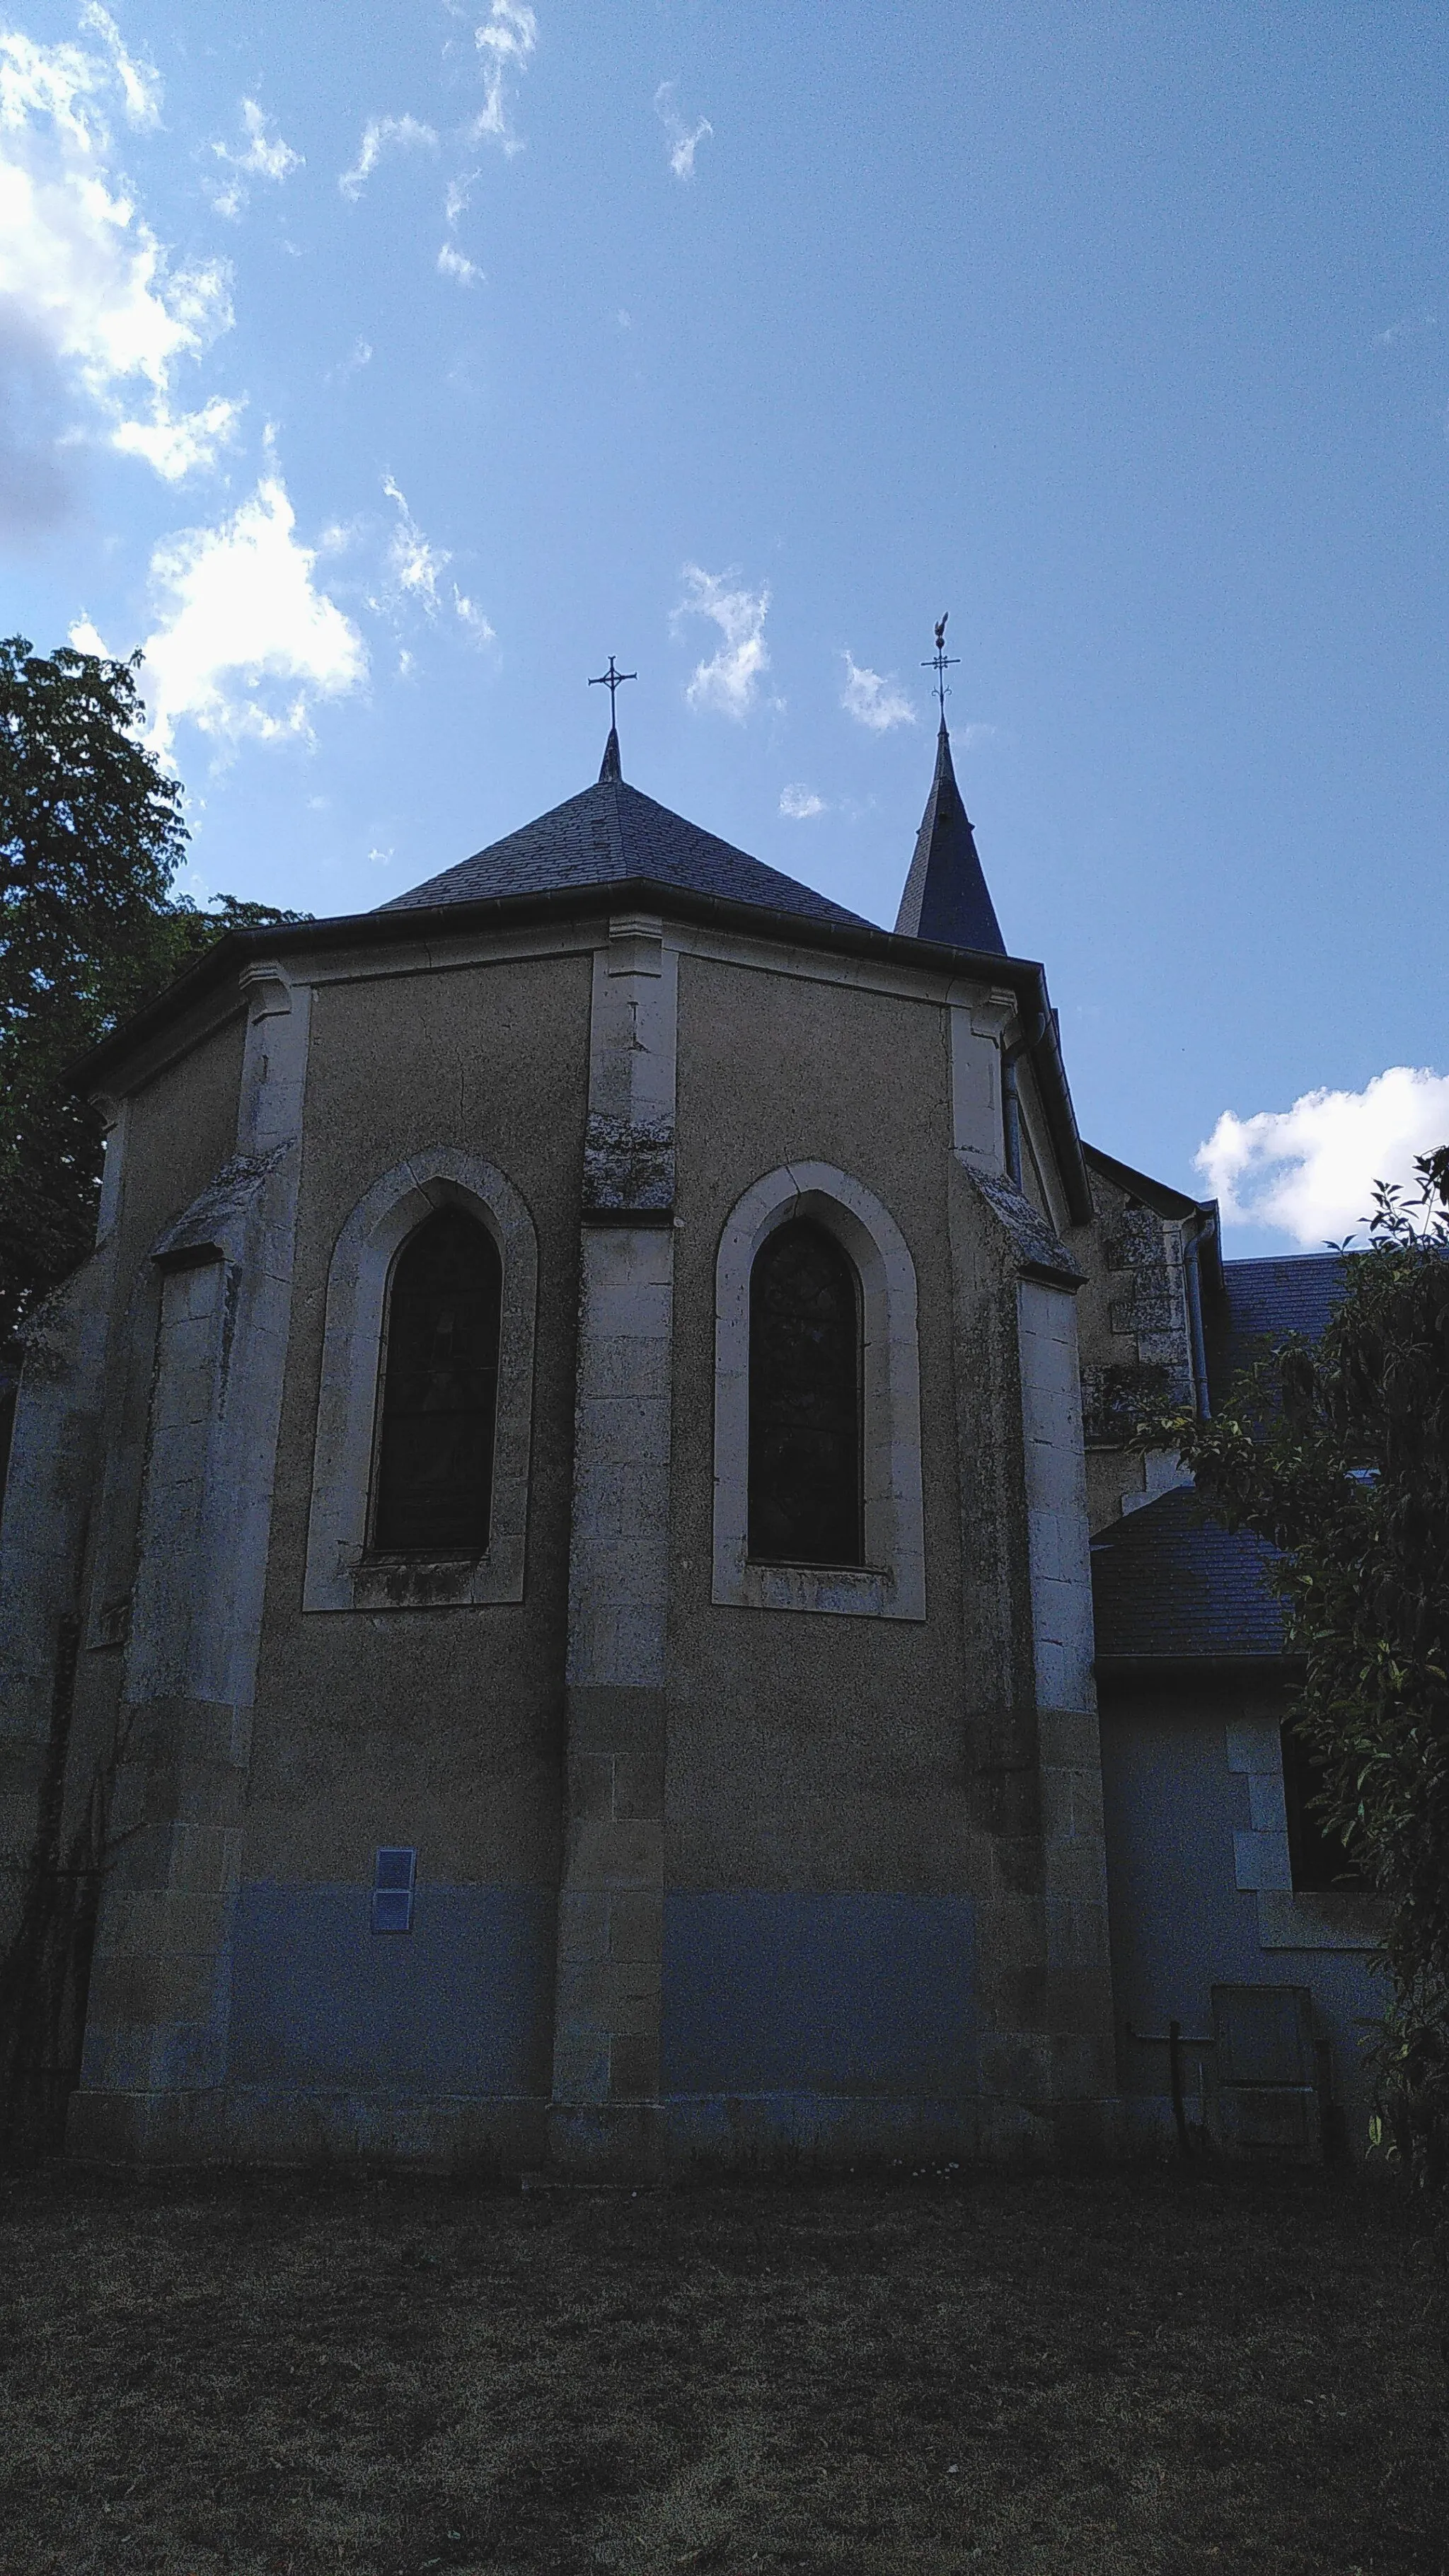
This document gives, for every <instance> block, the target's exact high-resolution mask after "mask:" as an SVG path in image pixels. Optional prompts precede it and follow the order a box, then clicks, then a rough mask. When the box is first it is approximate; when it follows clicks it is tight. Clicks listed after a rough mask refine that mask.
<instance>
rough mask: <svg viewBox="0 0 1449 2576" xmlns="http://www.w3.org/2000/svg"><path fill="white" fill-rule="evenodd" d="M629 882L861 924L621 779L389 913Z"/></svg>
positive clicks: (396, 903)
mask: <svg viewBox="0 0 1449 2576" xmlns="http://www.w3.org/2000/svg"><path fill="white" fill-rule="evenodd" d="M623 877H652V878H653V879H654V881H655V883H656V884H659V885H666V886H678V887H680V888H681V889H682V890H684V891H687V892H690V893H694V894H713V895H722V896H725V897H726V898H727V899H728V900H729V901H730V902H732V903H754V904H761V905H764V906H766V907H768V908H769V909H770V910H771V911H774V912H796V913H801V914H803V915H804V916H805V917H806V919H807V920H811V921H848V922H855V923H857V924H859V922H860V915H859V914H858V913H854V912H847V911H846V910H845V909H844V907H843V905H841V904H838V903H832V902H831V901H830V900H829V898H828V896H826V895H823V894H816V893H814V891H813V890H812V889H811V887H809V886H803V885H797V883H796V881H795V879H794V878H793V877H787V876H782V875H781V874H780V871H779V870H778V869H777V868H767V867H765V866H764V865H763V864H762V863H761V861H760V860H759V859H752V858H750V857H749V856H748V855H747V854H746V852H745V851H743V850H737V849H734V848H733V847H732V846H731V844H730V843H729V842H728V841H718V840H716V839H715V836H714V834H713V833H712V832H702V831H701V830H700V828H699V825H698V824H697V823H688V822H686V821H685V819H684V816H683V815H682V814H672V813H671V812H670V810H669V808H668V806H667V805H656V804H655V802H654V799H653V797H652V796H643V795H641V794H640V792H639V790H638V788H637V787H630V786H628V785H627V784H626V783H625V781H624V780H623V779H621V778H615V777H612V776H610V777H604V778H600V779H599V780H598V781H597V783H596V784H595V785H594V786H593V787H586V788H585V789H584V792H583V794H582V795H581V796H571V797H570V798H569V799H568V801H567V803H566V804H563V805H555V807H554V808H553V811H552V813H549V814H541V815H540V816H539V818H538V820H537V822H536V823H525V824H524V826H523V829H522V831H521V832H510V833H509V835H508V837H507V839H506V840H503V841H494V842H493V843H492V845H491V847H490V848H488V849H486V850H479V851H478V852H477V854H476V856H475V857H473V858H471V859H464V860H463V861H462V863H461V865H459V866H458V867H456V868H446V869H445V870H444V871H443V874H442V875H441V876H437V877H429V878H428V880H427V882H426V883H425V884H424V885H420V886H414V887H413V888H412V889H411V891H410V892H409V893H407V894H400V895H395V896H394V897H393V899H392V901H391V902H390V903H386V904H383V905H381V906H380V907H379V909H380V910H381V911H383V912H405V911H409V910H413V909H420V908H421V907H423V906H424V905H429V904H442V903H473V902H475V901H477V900H478V899H480V898H481V897H484V896H488V895H508V894H540V893H543V892H544V891H545V890H552V889H555V888H561V887H565V886H594V885H599V886H602V885H609V884H611V883H615V882H617V881H618V880H619V879H620V878H623Z"/></svg>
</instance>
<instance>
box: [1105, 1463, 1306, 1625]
mask: <svg viewBox="0 0 1449 2576" xmlns="http://www.w3.org/2000/svg"><path fill="white" fill-rule="evenodd" d="M1273 1556H1274V1550H1273V1549H1272V1548H1271V1547H1269V1546H1268V1544H1267V1542H1266V1540H1264V1539H1260V1538H1254V1537H1252V1536H1251V1535H1250V1534H1249V1533H1248V1532H1247V1531H1245V1530H1226V1529H1224V1528H1223V1525H1222V1523H1221V1521H1216V1520H1214V1519H1213V1517H1212V1515H1211V1513H1210V1512H1209V1510H1208V1507H1207V1505H1206V1503H1205V1502H1204V1501H1203V1499H1202V1496H1201V1495H1200V1494H1199V1493H1197V1492H1196V1490H1195V1489H1194V1487H1193V1486H1191V1485H1180V1486H1178V1487H1176V1488H1175V1490H1174V1491H1173V1492H1171V1493H1168V1494H1159V1495H1158V1497H1157V1500H1156V1501H1155V1502H1152V1503H1144V1504H1143V1505H1142V1507H1141V1509H1140V1510H1138V1511H1135V1512H1128V1513H1126V1514H1125V1515H1124V1517H1123V1518H1122V1519H1121V1520H1120V1521H1116V1522H1114V1523H1113V1525H1112V1527H1111V1528H1110V1529H1109V1530H1107V1531H1105V1532H1104V1533H1103V1535H1102V1536H1101V1537H1100V1538H1096V1539H1094V1540H1093V1541H1092V1601H1093V1609H1094V1613H1095V1617H1096V1627H1097V1655H1098V1659H1099V1661H1100V1660H1101V1659H1102V1658H1103V1657H1113V1656H1118V1655H1126V1656H1143V1655H1162V1656H1173V1657H1196V1656H1217V1655H1276V1654H1281V1653H1282V1651H1283V1636H1284V1612H1283V1604H1282V1602H1281V1600H1280V1599H1279V1597H1278V1595H1277V1593H1276V1592H1275V1591H1274V1590H1273V1587H1272V1584H1271V1582H1270V1580H1269V1575H1268V1568H1269V1566H1270V1565H1271V1564H1272V1561H1273Z"/></svg>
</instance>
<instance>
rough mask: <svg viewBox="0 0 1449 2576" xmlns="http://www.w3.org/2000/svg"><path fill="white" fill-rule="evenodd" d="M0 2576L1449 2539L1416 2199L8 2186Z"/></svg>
mask: <svg viewBox="0 0 1449 2576" xmlns="http://www.w3.org/2000/svg"><path fill="white" fill-rule="evenodd" d="M0 2305H3V2315H0V2374H3V2377H0V2568H3V2570H4V2576H40V2571H60V2570H64V2571H65V2572H66V2576H71V2571H76V2576H79V2571H83V2570H84V2571H91V2570H94V2571H96V2576H110V2572H111V2571H113V2570H114V2571H117V2576H121V2571H127V2576H129V2571H133V2570H135V2571H145V2570H151V2571H156V2576H323V2571H325V2576H398V2571H404V2572H405V2576H423V2571H432V2570H440V2571H441V2570H448V2571H461V2570H466V2569H479V2570H481V2569H488V2570H490V2571H496V2576H503V2571H524V2570H527V2571H529V2576H533V2571H552V2570H559V2571H565V2572H566V2576H575V2571H592V2570H595V2569H605V2568H609V2569H616V2570H619V2571H621V2576H655V2571H664V2570H672V2569H680V2568H692V2569H701V2570H714V2571H718V2576H736V2571H744V2570H753V2569H756V2568H759V2569H787V2568H788V2569H803V2570H806V2571H810V2576H825V2571H841V2576H857V2571H859V2576H867V2571H869V2576H906V2571H911V2572H912V2576H914V2571H917V2570H919V2571H922V2576H927V2572H928V2571H929V2576H936V2571H946V2570H956V2569H962V2570H974V2569H980V2570H989V2571H991V2576H1011V2571H1017V2570H1021V2571H1032V2572H1033V2576H1036V2571H1041V2576H1129V2571H1130V2576H1137V2571H1146V2570H1153V2571H1156V2570H1167V2571H1172V2576H1178V2571H1182V2576H1192V2571H1198V2570H1203V2571H1206V2570H1213V2571H1216V2576H1224V2571H1227V2570H1229V2569H1231V2570H1239V2569H1250V2570H1263V2569H1271V2570H1274V2571H1281V2576H1350V2571H1355V2570H1357V2571H1362V2576H1443V2571H1446V2570H1449V2447H1446V2423H1449V2370H1446V2367H1445V2363H1444V2360H1443V2358H1442V2355H1441V2352H1440V2344H1439V2337H1440V2331H1441V2327H1440V2320H1439V2314H1438V2305H1437V2300H1436V2297H1435V2293H1434V2286H1433V2278H1432V2272H1431V2249H1430V2241H1429V2237H1428V2234H1427V2231H1426V2228H1425V2226H1424V2224H1423V2223H1422V2222H1421V2221H1420V2220H1419V2219H1418V2218H1417V2217H1416V2216H1415V2214H1414V2213H1413V2212H1412V2211H1411V2210H1409V2209H1408V2208H1406V2207H1405V2206H1404V2205H1403V2204H1401V2203H1399V2202H1398V2201H1396V2200H1395V2199H1393V2198H1391V2197H1390V2196H1388V2195H1386V2194H1385V2193H1383V2192H1382V2191H1379V2192H1374V2191H1371V2190H1368V2189H1366V2188H1365V2187H1363V2186H1362V2185H1360V2184H1357V2183H1346V2184H1345V2183H1341V2182H1340V2183H1331V2182H1330V2181H1328V2180H1327V2179H1326V2178H1324V2177H1322V2176H1316V2175H1306V2176H1292V2177H1289V2176H1277V2177H1271V2178H1263V2179H1256V2178H1253V2177H1247V2176H1243V2177H1233V2176H1231V2175H1227V2176H1222V2177H1220V2178H1219V2179H1217V2180H1215V2181H1214V2180H1208V2179H1205V2178H1203V2177H1202V2176H1201V2175H1200V2174H1199V2173H1197V2172H1195V2171H1186V2172H1181V2171H1176V2170H1167V2171H1158V2170H1152V2171H1146V2172H1143V2171H1134V2172H1131V2173H1115V2174H1110V2175H1105V2176H1093V2177H1088V2178H1079V2179H1067V2178H1062V2177H1047V2178H1041V2177H1038V2178H1026V2177H1021V2178H1005V2177H1001V2176H999V2175H989V2176H986V2175H966V2176H962V2177H961V2178H960V2179H959V2181H957V2182H956V2183H955V2184H954V2185H952V2184H949V2183H946V2182H943V2181H942V2180H940V2179H929V2178H928V2179H920V2180H916V2181H913V2182H902V2183H900V2184H899V2185H896V2186H891V2185H890V2184H888V2183H883V2182H874V2181H873V2182H861V2181H855V2182H841V2183H836V2184H833V2185H808V2184H801V2185H796V2186H795V2187H786V2186H774V2187H770V2186H765V2185H760V2186H756V2187H751V2186H746V2185H734V2186H725V2185H720V2186H717V2187H700V2188H697V2189H691V2190H680V2191H676V2192H671V2193H658V2194H652V2193H641V2194H640V2195H639V2196H638V2197H637V2198H630V2197H629V2196H628V2195H627V2194H624V2195H620V2194H608V2195H586V2194H569V2195H559V2194H549V2195H542V2194H529V2195H525V2196H522V2197H520V2196H518V2195H517V2194H508V2193H504V2192H501V2191H497V2192H489V2191H484V2190H481V2189H472V2190H469V2189H464V2188H462V2187H450V2186H447V2185H444V2184H429V2183H419V2182H415V2181H408V2182H405V2181H398V2182H392V2183H378V2182H376V2181H373V2182H356V2183H351V2184H349V2183H345V2182H339V2181H336V2180H332V2181H319V2182H316V2183H308V2182H301V2181H297V2180H259V2179H255V2178H251V2179H246V2180H218V2181H212V2182H206V2181H199V2180H195V2179H190V2180H181V2179H175V2178H173V2179H169V2180H165V2181H159V2182H158V2181H152V2182H125V2181H111V2180H101V2179H87V2178H86V2177H83V2176H74V2175H67V2174H55V2173H52V2174H30V2175H21V2176H15V2175H12V2176H9V2177H4V2178H0Z"/></svg>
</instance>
